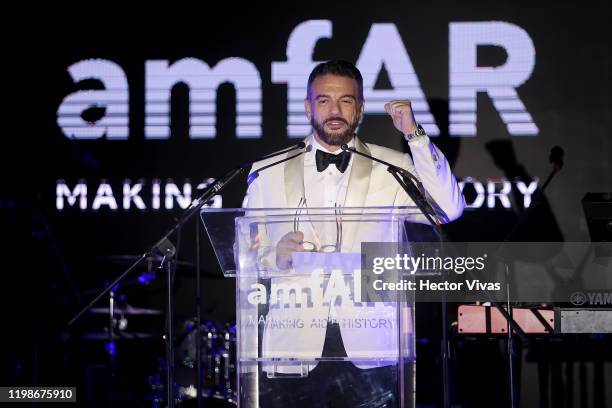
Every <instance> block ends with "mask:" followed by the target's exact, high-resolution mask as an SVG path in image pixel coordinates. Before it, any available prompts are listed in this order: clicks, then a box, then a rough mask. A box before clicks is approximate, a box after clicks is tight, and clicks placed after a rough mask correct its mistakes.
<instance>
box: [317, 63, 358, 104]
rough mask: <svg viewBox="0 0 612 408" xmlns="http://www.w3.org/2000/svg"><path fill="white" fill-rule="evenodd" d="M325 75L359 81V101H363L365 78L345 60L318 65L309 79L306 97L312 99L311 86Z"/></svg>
mask: <svg viewBox="0 0 612 408" xmlns="http://www.w3.org/2000/svg"><path fill="white" fill-rule="evenodd" d="M323 75H338V76H343V77H347V78H352V79H354V80H355V81H357V88H358V92H359V99H360V100H362V101H363V77H362V76H361V72H359V70H358V69H357V67H356V66H355V65H353V64H352V63H350V62H348V61H344V60H330V61H327V62H322V63H320V64H318V65H317V66H316V67H314V69H313V70H312V72H311V73H310V76H309V77H308V88H307V89H306V97H307V98H310V86H311V85H312V83H313V82H314V80H315V79H316V78H317V77H319V76H323Z"/></svg>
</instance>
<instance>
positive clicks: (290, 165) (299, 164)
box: [284, 135, 312, 208]
mask: <svg viewBox="0 0 612 408" xmlns="http://www.w3.org/2000/svg"><path fill="white" fill-rule="evenodd" d="M311 138H312V135H311V136H308V137H307V138H306V139H304V140H303V142H304V143H306V145H308V143H310V139H311ZM294 154H296V153H295V151H291V152H288V153H287V157H289V156H293V155H294ZM284 182H285V199H286V200H287V203H286V204H287V207H288V208H296V207H297V206H298V205H299V203H300V200H301V199H302V198H303V197H304V196H305V193H304V155H303V154H302V155H300V157H296V158H295V159H292V160H289V161H287V162H285V180H284Z"/></svg>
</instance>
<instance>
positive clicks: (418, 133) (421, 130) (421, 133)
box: [414, 125, 425, 136]
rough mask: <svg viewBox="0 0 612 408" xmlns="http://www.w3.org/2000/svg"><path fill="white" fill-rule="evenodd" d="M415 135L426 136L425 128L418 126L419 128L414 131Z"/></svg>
mask: <svg viewBox="0 0 612 408" xmlns="http://www.w3.org/2000/svg"><path fill="white" fill-rule="evenodd" d="M414 135H415V136H424V135H425V129H423V126H421V125H417V128H416V130H415V131H414Z"/></svg>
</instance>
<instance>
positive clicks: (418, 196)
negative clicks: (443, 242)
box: [340, 144, 440, 226]
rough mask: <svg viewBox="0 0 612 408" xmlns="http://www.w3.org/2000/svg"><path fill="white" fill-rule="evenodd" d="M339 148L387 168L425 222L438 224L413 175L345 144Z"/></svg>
mask: <svg viewBox="0 0 612 408" xmlns="http://www.w3.org/2000/svg"><path fill="white" fill-rule="evenodd" d="M340 148H341V149H342V150H343V151H345V152H349V153H352V154H358V155H359V156H363V157H367V158H368V159H370V160H373V161H375V162H378V163H380V164H384V165H385V166H387V170H388V171H389V173H391V174H392V175H393V177H395V180H397V182H398V183H399V184H400V185H401V186H402V188H403V189H404V191H405V192H406V194H408V196H409V197H410V198H411V199H412V201H414V203H415V204H416V206H417V207H419V210H421V212H422V213H423V215H424V216H425V218H427V220H428V221H429V222H430V223H431V224H432V225H434V226H435V225H439V224H440V221H439V220H438V217H437V214H436V211H435V210H434V209H433V207H432V206H431V204H430V203H429V202H428V201H427V198H425V189H424V188H423V185H422V184H421V182H420V181H419V179H418V178H416V176H415V175H414V174H412V173H410V172H409V171H408V170H405V169H402V168H401V167H399V166H395V165H393V164H391V163H388V162H386V161H384V160H381V159H378V158H376V157H374V156H370V155H369V154H366V153H363V152H360V151H358V150H357V149H355V148H354V147H348V145H346V144H343V145H342V146H340ZM398 174H401V175H402V177H403V178H404V180H401V179H400V178H399V177H398ZM406 179H409V180H410V181H406Z"/></svg>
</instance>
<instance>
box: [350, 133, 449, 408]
mask: <svg viewBox="0 0 612 408" xmlns="http://www.w3.org/2000/svg"><path fill="white" fill-rule="evenodd" d="M341 148H342V150H344V151H348V152H350V153H354V154H358V155H360V156H363V157H366V158H368V159H370V160H373V161H375V162H378V163H381V164H383V165H385V166H387V171H388V172H389V173H391V175H392V176H393V178H395V180H396V181H397V182H398V184H399V185H400V186H401V187H402V188H403V189H404V191H405V192H406V194H408V196H409V197H410V198H411V199H412V201H413V202H414V203H415V204H416V206H417V207H418V208H419V210H421V213H423V215H424V216H425V218H426V219H427V221H429V223H430V224H431V226H432V227H433V228H434V231H436V234H437V236H438V240H439V241H440V245H441V246H443V245H444V241H446V237H445V235H444V232H443V231H442V227H441V224H442V223H441V221H440V219H439V217H438V215H437V214H436V211H435V210H434V209H433V207H432V206H431V204H430V203H429V202H428V201H427V198H426V197H425V192H424V191H425V190H424V188H423V186H422V184H421V182H420V181H419V180H418V179H417V178H416V177H415V176H414V175H413V174H412V173H410V172H409V171H407V170H405V169H402V168H401V167H398V166H395V165H393V164H391V163H388V162H386V161H384V160H381V159H378V158H376V157H374V156H370V155H369V154H366V153H363V152H360V151H358V150H357V149H355V148H354V147H348V146H347V145H346V144H343V145H342V146H341ZM442 296H443V297H442V302H441V306H442V342H441V347H440V348H441V353H442V387H443V392H442V400H443V407H444V408H449V407H450V380H449V377H450V373H449V364H448V362H449V354H450V344H449V342H448V327H447V324H446V323H447V320H448V317H447V303H446V296H445V293H444V292H443V293H442Z"/></svg>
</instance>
